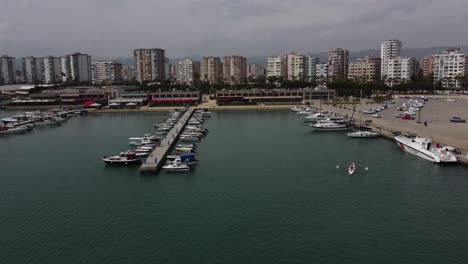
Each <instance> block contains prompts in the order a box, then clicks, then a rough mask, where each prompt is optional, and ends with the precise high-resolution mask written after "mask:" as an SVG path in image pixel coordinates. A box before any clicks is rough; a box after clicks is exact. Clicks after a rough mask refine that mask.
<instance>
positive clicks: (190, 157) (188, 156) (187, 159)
mask: <svg viewBox="0 0 468 264" xmlns="http://www.w3.org/2000/svg"><path fill="white" fill-rule="evenodd" d="M167 159H168V163H169V164H171V163H183V164H187V165H195V164H197V163H198V160H197V159H196V158H195V153H185V154H180V155H175V156H170V158H169V156H168V157H167Z"/></svg>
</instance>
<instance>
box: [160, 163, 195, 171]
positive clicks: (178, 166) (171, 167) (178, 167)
mask: <svg viewBox="0 0 468 264" xmlns="http://www.w3.org/2000/svg"><path fill="white" fill-rule="evenodd" d="M162 169H163V170H167V171H171V172H178V171H189V170H190V167H189V166H188V165H187V164H183V163H180V162H174V163H170V164H167V165H165V166H163V167H162Z"/></svg>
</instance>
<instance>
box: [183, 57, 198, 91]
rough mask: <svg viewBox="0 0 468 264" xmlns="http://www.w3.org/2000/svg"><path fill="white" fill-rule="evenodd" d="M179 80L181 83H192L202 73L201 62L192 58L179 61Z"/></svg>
mask: <svg viewBox="0 0 468 264" xmlns="http://www.w3.org/2000/svg"><path fill="white" fill-rule="evenodd" d="M178 66H179V67H178V68H179V70H178V72H177V81H178V82H179V83H181V84H187V85H192V84H193V83H194V81H195V79H196V78H197V76H199V74H200V62H199V61H193V60H190V59H185V60H181V61H179V63H178Z"/></svg>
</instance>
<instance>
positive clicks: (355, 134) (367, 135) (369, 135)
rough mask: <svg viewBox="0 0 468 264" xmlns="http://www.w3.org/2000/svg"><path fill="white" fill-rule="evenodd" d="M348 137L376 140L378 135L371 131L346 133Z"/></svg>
mask: <svg viewBox="0 0 468 264" xmlns="http://www.w3.org/2000/svg"><path fill="white" fill-rule="evenodd" d="M348 137H351V138H377V137H380V134H379V133H377V132H372V131H356V132H350V133H348Z"/></svg>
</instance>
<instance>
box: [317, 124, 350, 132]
mask: <svg viewBox="0 0 468 264" xmlns="http://www.w3.org/2000/svg"><path fill="white" fill-rule="evenodd" d="M310 126H311V127H312V128H313V129H314V130H315V131H343V130H348V129H349V128H348V127H347V126H346V125H345V124H337V123H317V124H313V125H310Z"/></svg>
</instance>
